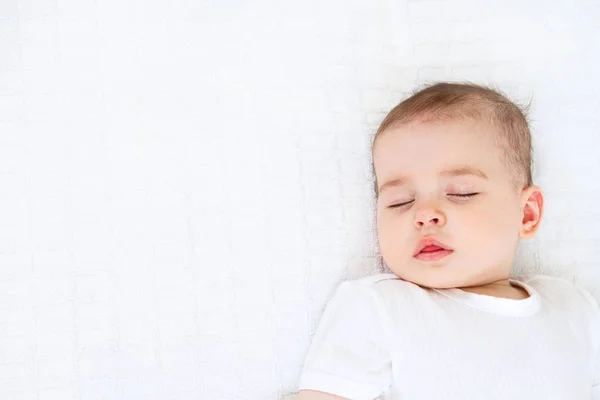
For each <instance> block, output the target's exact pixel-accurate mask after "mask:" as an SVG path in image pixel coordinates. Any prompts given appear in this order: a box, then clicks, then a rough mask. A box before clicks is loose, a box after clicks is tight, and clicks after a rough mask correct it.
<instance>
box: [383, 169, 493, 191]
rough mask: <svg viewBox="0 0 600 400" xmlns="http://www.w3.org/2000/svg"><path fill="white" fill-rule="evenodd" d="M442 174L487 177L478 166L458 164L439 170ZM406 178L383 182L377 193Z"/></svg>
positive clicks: (403, 181) (401, 183) (400, 182)
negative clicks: (457, 165)
mask: <svg viewBox="0 0 600 400" xmlns="http://www.w3.org/2000/svg"><path fill="white" fill-rule="evenodd" d="M440 175H442V176H460V175H474V176H477V177H479V178H482V179H489V178H488V176H487V175H486V174H485V172H483V171H482V170H480V169H479V168H475V167H471V166H466V165H465V166H460V167H456V168H450V169H446V170H444V171H442V172H440ZM407 180H408V179H407V178H405V177H400V178H396V179H393V180H391V181H389V182H386V183H384V184H383V185H381V186H380V187H379V193H381V192H382V191H383V190H384V189H386V188H389V187H392V186H400V185H403V184H405V183H406V181H407Z"/></svg>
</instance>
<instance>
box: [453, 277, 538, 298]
mask: <svg viewBox="0 0 600 400" xmlns="http://www.w3.org/2000/svg"><path fill="white" fill-rule="evenodd" d="M458 289H460V290H463V291H465V292H470V293H476V294H484V295H487V296H493V297H501V298H505V299H514V300H523V299H526V298H528V297H529V293H527V291H526V290H525V289H523V288H522V287H518V286H513V285H511V283H510V281H509V280H508V279H502V280H499V281H495V282H490V283H487V284H485V285H480V286H468V287H460V288H458Z"/></svg>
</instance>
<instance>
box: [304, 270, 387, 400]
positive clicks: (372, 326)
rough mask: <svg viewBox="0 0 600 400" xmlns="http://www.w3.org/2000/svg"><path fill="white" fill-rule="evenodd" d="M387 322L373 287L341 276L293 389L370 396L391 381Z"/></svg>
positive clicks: (365, 399) (358, 398) (367, 399)
mask: <svg viewBox="0 0 600 400" xmlns="http://www.w3.org/2000/svg"><path fill="white" fill-rule="evenodd" d="M388 323H389V322H388V320H387V319H386V312H385V308H384V305H383V303H382V302H381V299H380V298H379V297H378V294H377V293H376V292H375V291H374V290H373V288H372V287H369V286H365V285H360V284H357V283H355V282H353V281H347V282H343V283H341V284H340V285H339V286H338V289H337V291H336V292H335V294H334V296H333V297H332V298H331V300H330V301H329V303H328V304H327V307H326V308H325V311H324V312H323V315H322V317H321V320H320V322H319V326H318V327H317V330H316V332H315V334H314V336H313V338H312V343H311V345H310V348H309V351H308V354H307V356H306V359H305V362H304V367H303V371H302V374H301V377H300V383H299V388H298V390H302V389H309V390H317V391H321V392H325V393H331V394H334V395H338V396H342V397H345V398H348V399H352V400H373V399H374V398H376V397H378V396H379V395H380V394H382V393H384V392H385V391H386V390H387V389H388V388H389V387H390V386H391V381H392V363H391V355H390V351H389V343H390V334H389V332H390V331H389V325H387V324H388Z"/></svg>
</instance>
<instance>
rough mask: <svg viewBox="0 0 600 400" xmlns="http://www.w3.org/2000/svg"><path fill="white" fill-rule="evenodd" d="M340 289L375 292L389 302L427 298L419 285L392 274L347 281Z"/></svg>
mask: <svg viewBox="0 0 600 400" xmlns="http://www.w3.org/2000/svg"><path fill="white" fill-rule="evenodd" d="M340 287H341V288H344V289H345V290H354V291H369V292H373V293H376V296H377V297H379V298H382V299H388V300H399V299H401V298H414V297H415V296H417V297H420V296H426V293H427V291H426V290H425V289H423V288H422V287H420V286H419V285H417V284H415V283H412V282H409V281H405V280H404V279H402V278H400V277H398V276H397V275H396V274H392V273H380V274H374V275H369V276H364V277H362V278H358V279H352V280H346V281H343V282H342V283H341V285H340Z"/></svg>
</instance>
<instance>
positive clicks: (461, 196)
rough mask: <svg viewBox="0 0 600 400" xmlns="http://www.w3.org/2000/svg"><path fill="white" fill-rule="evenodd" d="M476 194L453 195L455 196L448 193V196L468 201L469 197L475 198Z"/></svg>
mask: <svg viewBox="0 0 600 400" xmlns="http://www.w3.org/2000/svg"><path fill="white" fill-rule="evenodd" d="M478 194H479V193H455V194H452V193H448V196H452V197H459V198H462V199H469V198H471V197H475V196H477V195H478Z"/></svg>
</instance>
